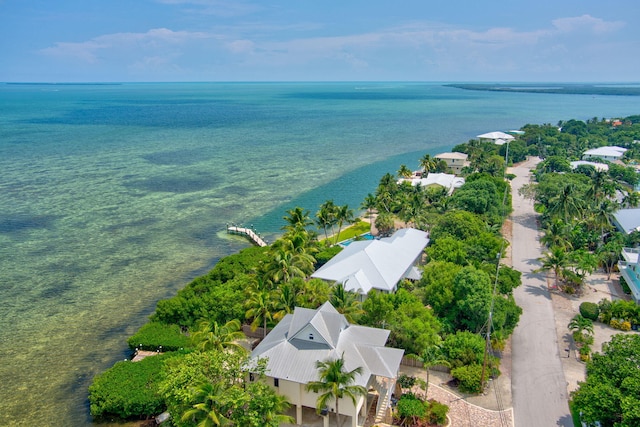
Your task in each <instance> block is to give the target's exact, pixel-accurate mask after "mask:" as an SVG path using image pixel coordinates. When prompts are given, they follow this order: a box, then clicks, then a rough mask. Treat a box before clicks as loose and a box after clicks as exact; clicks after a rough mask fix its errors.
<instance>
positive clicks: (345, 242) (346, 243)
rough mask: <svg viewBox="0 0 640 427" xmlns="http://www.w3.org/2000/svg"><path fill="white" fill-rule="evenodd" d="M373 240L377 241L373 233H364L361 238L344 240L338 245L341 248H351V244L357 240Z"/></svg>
mask: <svg viewBox="0 0 640 427" xmlns="http://www.w3.org/2000/svg"><path fill="white" fill-rule="evenodd" d="M373 239H375V237H374V236H373V235H372V234H371V233H364V234H361V235H359V236H356V237H352V238H351V239H347V240H343V241H342V242H339V243H338V244H339V245H340V246H349V245H350V244H351V242H355V241H356V240H373Z"/></svg>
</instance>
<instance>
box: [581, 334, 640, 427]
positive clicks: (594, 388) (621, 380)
mask: <svg viewBox="0 0 640 427" xmlns="http://www.w3.org/2000/svg"><path fill="white" fill-rule="evenodd" d="M639 357H640V336H639V335H614V336H613V337H612V339H611V341H610V342H608V343H605V344H603V346H602V353H596V354H594V355H593V358H592V359H591V361H589V362H587V378H586V381H585V382H581V383H579V388H578V389H577V390H576V391H574V392H573V393H572V399H573V407H574V408H575V410H577V411H578V412H579V413H580V414H581V417H582V420H583V421H586V422H589V423H594V422H596V421H599V422H600V423H601V425H602V426H603V427H632V426H637V425H640V411H639V410H638V408H640V369H639V366H640V359H639Z"/></svg>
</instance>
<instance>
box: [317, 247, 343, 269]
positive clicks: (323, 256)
mask: <svg viewBox="0 0 640 427" xmlns="http://www.w3.org/2000/svg"><path fill="white" fill-rule="evenodd" d="M340 251H342V247H341V246H338V245H335V246H331V247H326V248H324V249H322V250H321V251H320V252H318V253H316V254H315V255H314V258H315V259H316V269H317V268H320V267H322V266H323V265H325V264H326V263H327V262H329V260H330V259H331V258H333V257H334V256H336V255H338V253H340Z"/></svg>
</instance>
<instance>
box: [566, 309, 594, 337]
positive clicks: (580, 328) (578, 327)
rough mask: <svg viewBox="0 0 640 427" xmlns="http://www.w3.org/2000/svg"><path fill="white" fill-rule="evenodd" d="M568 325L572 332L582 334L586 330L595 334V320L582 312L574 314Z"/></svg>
mask: <svg viewBox="0 0 640 427" xmlns="http://www.w3.org/2000/svg"><path fill="white" fill-rule="evenodd" d="M567 326H568V328H569V329H570V330H571V331H572V332H575V333H578V334H582V333H583V332H585V331H586V332H587V333H589V334H590V335H593V320H591V319H587V318H586V317H583V316H582V315H581V314H576V315H575V316H573V319H571V321H570V322H569V324H568V325H567Z"/></svg>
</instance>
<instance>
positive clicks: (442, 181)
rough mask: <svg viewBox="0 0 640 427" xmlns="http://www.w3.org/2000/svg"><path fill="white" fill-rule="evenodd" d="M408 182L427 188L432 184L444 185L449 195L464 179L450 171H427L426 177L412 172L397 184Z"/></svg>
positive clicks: (460, 185)
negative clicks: (410, 175) (411, 174)
mask: <svg viewBox="0 0 640 427" xmlns="http://www.w3.org/2000/svg"><path fill="white" fill-rule="evenodd" d="M405 181H407V182H410V183H411V185H412V186H414V187H415V186H417V185H420V186H421V187H422V188H428V187H431V186H434V185H438V186H440V187H444V188H446V189H447V193H448V194H449V195H451V194H452V193H453V191H454V190H455V189H456V188H460V187H462V186H463V185H464V182H465V179H464V178H462V177H461V176H456V175H454V174H451V173H428V174H427V176H426V177H422V176H418V175H417V174H414V175H413V176H412V177H411V178H400V179H399V180H398V184H402V183H403V182H405Z"/></svg>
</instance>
